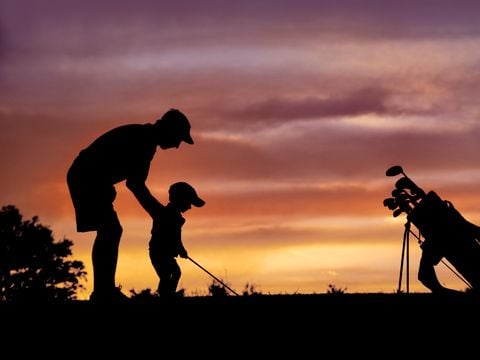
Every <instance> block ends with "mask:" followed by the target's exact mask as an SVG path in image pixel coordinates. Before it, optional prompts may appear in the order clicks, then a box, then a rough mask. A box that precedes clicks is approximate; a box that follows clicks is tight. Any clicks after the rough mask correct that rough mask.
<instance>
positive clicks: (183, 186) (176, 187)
mask: <svg viewBox="0 0 480 360" xmlns="http://www.w3.org/2000/svg"><path fill="white" fill-rule="evenodd" d="M168 194H169V196H170V201H172V200H173V201H175V200H188V201H189V202H190V203H191V204H192V205H193V206H196V207H202V206H203V205H205V201H203V200H202V199H200V198H199V197H198V195H197V192H196V191H195V189H194V188H193V187H192V186H191V185H190V184H187V183H186V182H183V181H180V182H176V183H175V184H172V185H171V186H170V189H169V190H168Z"/></svg>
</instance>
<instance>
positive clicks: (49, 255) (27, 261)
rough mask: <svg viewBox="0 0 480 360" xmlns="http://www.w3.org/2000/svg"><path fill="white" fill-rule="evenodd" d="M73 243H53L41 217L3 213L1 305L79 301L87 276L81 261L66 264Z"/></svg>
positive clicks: (0, 217)
mask: <svg viewBox="0 0 480 360" xmlns="http://www.w3.org/2000/svg"><path fill="white" fill-rule="evenodd" d="M72 245H73V243H72V242H71V241H70V240H67V239H63V240H62V241H60V242H54V239H53V236H52V231H51V230H50V229H49V228H47V227H45V226H43V225H41V224H40V223H38V217H37V216H34V217H33V218H32V219H31V220H22V215H21V214H20V212H19V210H18V209H17V208H16V207H15V206H13V205H8V206H3V207H2V209H1V210H0V301H6V302H25V301H28V302H33V301H40V302H65V301H69V300H74V299H75V298H76V291H77V289H79V288H82V287H83V286H82V285H81V284H80V283H79V279H81V278H85V275H86V272H85V270H84V265H83V263H82V262H81V261H67V260H66V258H67V257H68V256H70V255H72V252H71V250H70V247H71V246H72Z"/></svg>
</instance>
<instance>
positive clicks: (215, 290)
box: [208, 280, 228, 297]
mask: <svg viewBox="0 0 480 360" xmlns="http://www.w3.org/2000/svg"><path fill="white" fill-rule="evenodd" d="M222 281H223V280H222ZM227 286H228V284H227ZM208 294H209V295H210V296H213V297H225V296H228V290H227V288H226V287H225V286H223V285H222V284H220V283H219V282H217V281H216V280H212V283H211V284H210V285H209V286H208Z"/></svg>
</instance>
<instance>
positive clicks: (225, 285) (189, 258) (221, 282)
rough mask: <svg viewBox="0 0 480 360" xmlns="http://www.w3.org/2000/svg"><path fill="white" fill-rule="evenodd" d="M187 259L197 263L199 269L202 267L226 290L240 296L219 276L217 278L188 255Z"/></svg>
mask: <svg viewBox="0 0 480 360" xmlns="http://www.w3.org/2000/svg"><path fill="white" fill-rule="evenodd" d="M187 259H188V260H190V261H191V262H193V263H194V264H195V265H197V266H198V267H199V268H200V269H202V270H203V271H205V272H206V273H207V274H208V275H210V276H211V277H212V278H214V279H215V280H217V281H218V282H219V283H220V284H222V285H223V286H224V287H226V288H227V289H228V290H230V291H231V292H232V293H234V294H235V295H237V296H240V295H238V294H237V293H236V292H235V290H233V289H231V288H230V287H229V286H227V284H225V283H224V282H223V281H222V280H220V279H219V278H217V277H216V276H215V275H213V274H212V273H211V272H210V271H208V270H207V269H205V268H204V267H203V266H202V265H200V264H199V263H197V262H196V261H195V260H193V259H192V258H191V257H190V256H188V257H187Z"/></svg>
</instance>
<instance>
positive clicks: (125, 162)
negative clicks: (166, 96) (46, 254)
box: [67, 109, 193, 303]
mask: <svg viewBox="0 0 480 360" xmlns="http://www.w3.org/2000/svg"><path fill="white" fill-rule="evenodd" d="M182 141H183V142H186V143H187V144H193V139H192V137H191V136H190V123H189V121H188V119H187V117H186V116H185V115H184V114H183V113H181V112H180V111H179V110H177V109H170V110H169V111H167V112H166V113H165V114H164V115H163V116H162V117H161V118H160V119H159V120H157V121H156V122H155V123H154V124H130V125H124V126H120V127H117V128H114V129H112V130H110V131H108V132H106V133H105V134H103V135H101V136H100V137H98V138H97V139H96V140H95V141H94V142H93V143H91V144H90V145H89V146H88V147H87V148H85V149H83V150H82V151H80V154H79V155H78V156H77V157H76V158H75V160H74V161H73V164H72V165H71V167H70V169H69V170H68V174H67V183H68V188H69V191H70V196H71V198H72V202H73V205H74V208H75V217H76V223H77V231H78V232H87V231H96V232H97V235H96V238H95V242H94V244H93V249H92V263H93V277H94V283H93V293H92V294H91V297H90V299H91V301H93V302H98V303H111V302H125V301H127V300H128V297H127V296H126V295H124V294H123V293H122V292H121V291H120V289H118V288H116V287H115V272H116V267H117V259H118V246H119V243H120V238H121V235H122V231H123V229H122V226H121V225H120V222H119V220H118V217H117V213H116V212H115V210H114V207H113V201H114V200H115V197H116V191H115V187H114V184H116V183H118V182H121V181H123V180H126V186H127V188H128V189H129V190H130V191H131V192H132V193H133V194H134V196H135V197H136V199H137V200H138V202H139V203H140V204H141V206H142V207H143V208H144V209H145V211H146V212H147V213H148V214H149V215H150V216H151V217H152V219H153V218H155V217H156V215H157V214H158V213H159V212H160V211H161V209H162V208H163V205H162V204H161V203H160V202H159V201H158V200H157V199H156V198H155V197H154V196H153V195H152V194H151V193H150V191H149V189H148V188H147V186H146V184H145V181H146V179H147V176H148V172H149V169H150V162H151V160H152V159H153V156H154V154H155V151H156V148H157V146H160V148H161V149H163V150H166V149H170V148H178V147H179V146H180V144H181V142H182Z"/></svg>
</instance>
